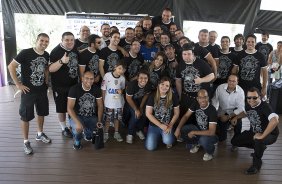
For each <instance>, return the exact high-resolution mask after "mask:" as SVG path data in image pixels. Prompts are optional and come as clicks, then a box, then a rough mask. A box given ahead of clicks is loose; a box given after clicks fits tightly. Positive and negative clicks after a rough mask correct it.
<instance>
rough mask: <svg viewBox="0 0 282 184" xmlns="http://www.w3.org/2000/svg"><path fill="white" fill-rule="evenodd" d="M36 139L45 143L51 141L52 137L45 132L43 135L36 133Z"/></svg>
mask: <svg viewBox="0 0 282 184" xmlns="http://www.w3.org/2000/svg"><path fill="white" fill-rule="evenodd" d="M35 140H37V141H42V142H44V143H51V139H50V138H49V137H48V136H47V135H46V134H44V133H42V134H41V136H38V135H36V137H35Z"/></svg>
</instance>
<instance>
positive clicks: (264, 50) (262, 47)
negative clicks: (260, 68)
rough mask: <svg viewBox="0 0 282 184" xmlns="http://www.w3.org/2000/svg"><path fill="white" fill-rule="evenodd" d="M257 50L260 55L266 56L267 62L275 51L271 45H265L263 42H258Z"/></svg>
mask: <svg viewBox="0 0 282 184" xmlns="http://www.w3.org/2000/svg"><path fill="white" fill-rule="evenodd" d="M255 48H256V50H257V51H259V52H260V53H262V54H263V55H264V58H265V60H266V61H267V59H268V56H269V54H270V52H271V51H273V47H272V45H271V44H269V43H266V44H264V43H262V42H258V43H257V44H256V47H255Z"/></svg>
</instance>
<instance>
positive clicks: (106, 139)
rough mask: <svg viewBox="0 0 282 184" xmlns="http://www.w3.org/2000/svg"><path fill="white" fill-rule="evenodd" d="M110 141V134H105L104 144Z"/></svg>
mask: <svg viewBox="0 0 282 184" xmlns="http://www.w3.org/2000/svg"><path fill="white" fill-rule="evenodd" d="M108 139H109V133H104V143H105V142H107V141H108Z"/></svg>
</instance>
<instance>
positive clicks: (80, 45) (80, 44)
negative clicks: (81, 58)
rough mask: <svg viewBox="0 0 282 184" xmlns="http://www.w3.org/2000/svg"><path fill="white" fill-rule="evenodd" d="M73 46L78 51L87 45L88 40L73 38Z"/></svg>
mask: <svg viewBox="0 0 282 184" xmlns="http://www.w3.org/2000/svg"><path fill="white" fill-rule="evenodd" d="M74 47H75V48H76V49H77V50H78V51H80V50H83V49H86V48H87V47H88V42H83V41H81V40H80V39H75V42H74Z"/></svg>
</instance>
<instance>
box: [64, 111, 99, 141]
mask: <svg viewBox="0 0 282 184" xmlns="http://www.w3.org/2000/svg"><path fill="white" fill-rule="evenodd" d="M77 118H78V119H79V121H80V123H81V124H82V126H83V132H84V134H85V136H86V137H89V138H92V137H93V130H94V129H95V128H96V124H97V117H96V116H89V117H87V116H77ZM69 123H70V126H71V128H72V133H73V137H74V140H75V141H77V142H80V141H81V138H82V132H77V131H76V124H75V122H74V121H73V119H72V118H70V121H69Z"/></svg>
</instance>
